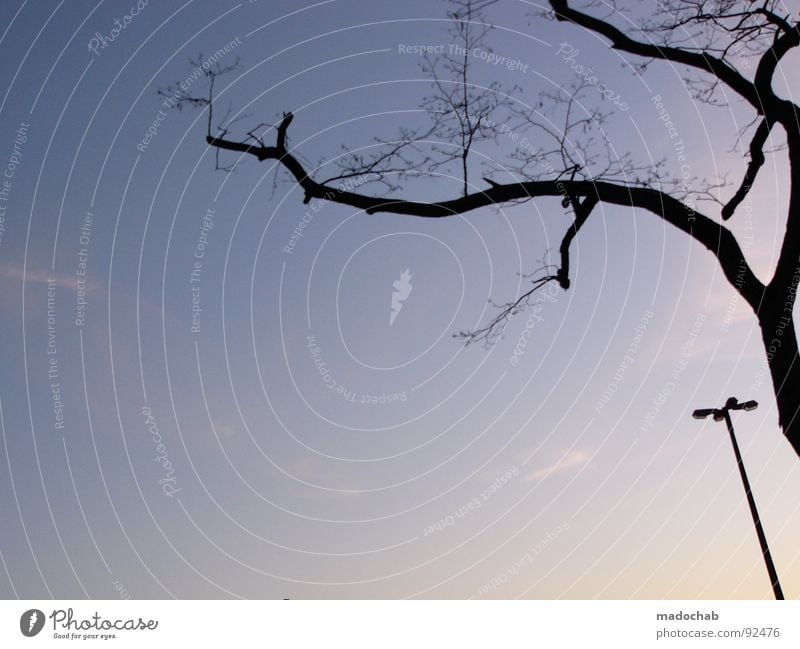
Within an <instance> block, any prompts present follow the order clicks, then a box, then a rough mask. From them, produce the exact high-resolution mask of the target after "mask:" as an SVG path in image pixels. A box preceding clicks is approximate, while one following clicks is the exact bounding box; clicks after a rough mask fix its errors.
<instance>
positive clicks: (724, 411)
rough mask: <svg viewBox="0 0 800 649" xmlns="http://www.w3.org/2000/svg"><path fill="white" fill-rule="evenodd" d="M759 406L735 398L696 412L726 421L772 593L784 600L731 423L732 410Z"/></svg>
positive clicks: (701, 417) (703, 416) (696, 417)
mask: <svg viewBox="0 0 800 649" xmlns="http://www.w3.org/2000/svg"><path fill="white" fill-rule="evenodd" d="M757 406H758V404H757V403H756V402H755V401H746V402H745V403H739V401H738V400H737V399H736V398H735V397H731V398H730V399H728V400H727V401H726V402H725V405H724V406H723V407H722V408H712V409H707V410H695V411H694V415H693V416H694V418H695V419H705V418H706V417H708V416H709V415H713V417H714V421H721V420H723V419H724V420H725V424H726V425H727V427H728V433H729V434H730V438H731V444H732V445H733V452H734V454H735V455H736V464H737V466H738V467H739V475H741V476H742V485H744V493H745V495H746V496H747V504H748V505H749V506H750V513H751V514H752V516H753V524H754V525H755V528H756V535H757V536H758V542H759V544H760V545H761V555H762V556H763V557H764V563H765V564H766V566H767V574H769V580H770V583H771V584H772V591H773V592H774V593H775V599H784V597H783V590H782V589H781V583H780V581H779V580H778V571H777V570H776V569H775V564H774V563H773V561H772V554H771V553H770V551H769V545H768V544H767V536H766V534H764V528H763V526H762V525H761V517H760V516H759V515H758V509H757V508H756V501H755V498H753V491H752V490H751V489H750V481H749V480H748V479H747V472H746V471H745V469H744V461H743V460H742V454H741V452H740V451H739V443H738V442H737V441H736V434H735V433H734V432H733V421H731V414H730V411H731V410H755V409H756V407H757Z"/></svg>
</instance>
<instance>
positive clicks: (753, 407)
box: [742, 400, 758, 411]
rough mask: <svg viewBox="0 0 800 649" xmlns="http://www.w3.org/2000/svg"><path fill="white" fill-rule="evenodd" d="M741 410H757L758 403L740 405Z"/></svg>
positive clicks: (751, 402)
mask: <svg viewBox="0 0 800 649" xmlns="http://www.w3.org/2000/svg"><path fill="white" fill-rule="evenodd" d="M742 408H744V409H745V410H747V411H750V410H755V409H756V408H758V401H752V400H751V401H745V402H744V403H743V404H742Z"/></svg>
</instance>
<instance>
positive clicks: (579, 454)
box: [526, 450, 592, 482]
mask: <svg viewBox="0 0 800 649" xmlns="http://www.w3.org/2000/svg"><path fill="white" fill-rule="evenodd" d="M591 457H592V456H591V455H590V454H589V453H588V452H587V451H583V450H575V451H570V452H569V453H567V454H566V455H565V456H564V457H562V458H560V459H559V460H558V462H556V463H555V464H551V465H550V466H545V467H542V468H541V469H537V470H536V471H534V472H533V473H531V474H530V475H529V476H528V477H527V478H526V481H528V482H532V481H534V480H544V479H545V478H549V477H550V476H553V475H557V474H559V473H564V472H566V471H569V470H570V469H574V468H576V467H580V466H583V465H584V464H586V463H587V462H588V461H589V460H590V459H591Z"/></svg>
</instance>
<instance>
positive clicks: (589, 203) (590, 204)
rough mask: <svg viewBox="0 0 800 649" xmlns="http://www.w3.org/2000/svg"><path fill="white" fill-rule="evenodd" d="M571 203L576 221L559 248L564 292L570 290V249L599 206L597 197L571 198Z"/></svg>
mask: <svg viewBox="0 0 800 649" xmlns="http://www.w3.org/2000/svg"><path fill="white" fill-rule="evenodd" d="M570 202H571V203H572V206H573V209H574V210H575V221H574V222H573V223H572V225H571V226H570V227H569V229H568V230H567V232H566V234H565V235H564V238H563V239H562V240H561V246H560V248H559V253H560V254H561V268H559V269H558V274H557V279H558V283H559V284H560V285H561V288H563V289H564V290H566V289H568V288H569V284H570V281H569V247H570V245H571V244H572V240H573V239H574V238H575V236H576V235H577V234H578V231H579V230H580V229H581V227H582V226H583V224H584V223H586V219H588V218H589V214H591V213H592V210H593V209H594V206H595V205H597V202H598V201H597V196H587V197H586V198H584V199H583V200H580V199H579V198H577V197H570Z"/></svg>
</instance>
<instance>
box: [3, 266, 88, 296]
mask: <svg viewBox="0 0 800 649" xmlns="http://www.w3.org/2000/svg"><path fill="white" fill-rule="evenodd" d="M0 277H4V278H6V279H10V280H16V281H18V282H22V281H24V282H26V283H33V284H47V283H48V282H50V281H51V280H52V281H53V282H54V283H55V285H56V286H57V287H58V288H65V289H69V290H75V287H76V286H77V279H76V276H75V275H64V274H60V273H55V272H51V271H44V270H38V269H34V270H31V269H28V271H27V273H25V272H23V270H22V268H21V267H20V266H13V265H11V264H4V265H0ZM98 288H99V287H98V285H97V283H96V282H94V281H93V280H92V279H87V280H86V290H87V291H88V292H90V293H94V292H96V291H97V290H98Z"/></svg>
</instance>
